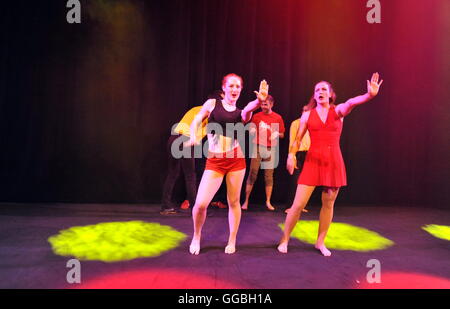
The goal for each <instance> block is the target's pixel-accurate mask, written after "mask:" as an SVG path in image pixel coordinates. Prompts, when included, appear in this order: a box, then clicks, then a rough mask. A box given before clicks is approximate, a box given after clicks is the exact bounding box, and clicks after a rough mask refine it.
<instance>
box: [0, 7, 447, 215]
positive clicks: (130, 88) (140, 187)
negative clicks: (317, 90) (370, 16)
mask: <svg viewBox="0 0 450 309" xmlns="http://www.w3.org/2000/svg"><path fill="white" fill-rule="evenodd" d="M381 2H382V23H381V24H369V23H367V21H366V13H367V12H368V10H369V9H368V8H366V5H365V4H366V1H359V0H314V1H306V0H305V1H302V0H241V1H237V0H228V1H226V0H222V1H219V0H167V1H142V0H128V1H106V0H103V1H101V0H98V1H94V0H92V1H81V4H82V15H81V16H82V22H81V24H68V23H67V22H66V13H67V11H68V9H67V8H66V6H65V5H66V1H42V2H38V3H36V4H33V3H32V2H29V1H17V2H15V3H14V4H11V3H9V4H7V5H4V6H3V7H2V10H1V14H2V15H1V21H0V23H1V30H0V31H1V59H0V68H1V70H0V74H1V75H0V100H1V101H0V108H1V110H0V126H1V135H0V136H1V150H2V151H1V162H0V175H1V180H0V181H1V185H0V201H4V202H129V203H134V202H158V201H159V199H160V196H161V189H162V183H163V180H164V177H165V174H166V155H165V152H164V147H165V142H166V140H167V137H168V135H169V134H170V127H171V126H172V124H174V123H175V122H177V121H179V120H180V119H181V117H182V115H183V114H184V113H185V112H186V111H187V110H188V109H189V108H190V107H193V106H196V105H200V104H202V103H203V101H204V100H205V98H206V96H207V94H208V93H210V92H212V91H213V90H215V89H218V88H219V87H220V81H221V78H222V76H223V75H225V74H227V73H230V72H234V73H237V74H240V75H241V76H243V78H244V90H243V93H242V95H241V98H240V100H239V102H238V105H239V106H240V107H243V106H244V105H245V104H246V103H247V102H248V101H249V100H252V99H253V95H252V93H253V90H255V89H256V88H257V86H258V83H259V81H260V80H261V79H262V78H266V79H267V80H268V82H269V83H270V92H271V94H272V95H273V96H274V97H275V99H276V105H275V110H276V111H277V112H278V113H279V114H281V115H282V116H283V117H284V119H285V122H286V125H287V126H289V124H290V122H291V121H292V120H294V119H295V118H297V117H298V116H299V114H300V109H301V107H302V106H303V105H304V104H306V102H307V100H308V99H309V97H310V95H311V94H312V89H313V86H314V83H316V82H317V81H319V80H328V81H330V82H332V83H333V85H334V88H335V90H336V92H337V94H338V101H339V100H341V101H344V100H346V99H347V98H349V97H352V96H355V95H359V94H362V93H363V92H364V91H365V80H366V79H368V78H369V77H370V74H371V73H372V72H375V71H378V72H380V74H381V76H382V78H383V79H384V80H385V82H384V84H383V86H382V89H381V93H380V95H379V96H378V97H377V98H376V99H374V100H373V101H371V102H369V103H368V104H367V105H364V106H362V107H360V108H358V109H357V110H355V111H354V112H353V113H352V114H351V115H350V116H349V117H348V118H346V120H345V124H344V132H343V135H342V140H341V146H342V151H343V156H344V160H345V162H346V165H347V173H348V183H349V186H348V187H346V188H345V189H343V190H342V193H341V195H340V197H339V201H340V202H345V203H349V204H361V203H364V204H380V203H383V204H394V203H395V204H400V205H421V206H425V207H441V208H442V207H448V205H449V202H450V198H449V193H448V192H449V189H448V188H447V185H448V183H449V182H448V180H449V176H450V175H449V174H450V173H449V170H450V168H449V163H448V158H449V155H450V144H449V133H448V132H449V129H450V125H449V124H450V121H449V120H450V119H449V105H450V104H449V102H450V94H449V91H448V85H449V83H450V65H449V63H450V61H449V60H450V57H449V55H450V43H449V40H448V38H449V37H450V36H449V34H450V13H449V12H450V1H446V0H433V1H422V0H395V1H381ZM281 147H282V152H281V154H282V156H281V163H282V164H281V166H280V167H279V168H278V170H277V171H276V188H275V190H274V199H275V201H279V202H288V201H287V200H286V198H285V197H286V189H285V187H286V184H287V182H288V180H289V176H288V174H287V172H286V171H285V169H284V162H285V158H286V151H287V139H285V140H284V141H283V142H282V143H281ZM260 178H262V177H260ZM179 194H181V195H182V192H181V193H180V192H179ZM262 194H263V188H262V186H261V185H260V186H258V189H257V190H256V191H255V193H254V196H255V198H256V196H262ZM181 195H177V196H176V198H178V199H180V198H182V196H181Z"/></svg>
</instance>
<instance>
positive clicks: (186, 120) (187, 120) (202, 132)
mask: <svg viewBox="0 0 450 309" xmlns="http://www.w3.org/2000/svg"><path fill="white" fill-rule="evenodd" d="M201 108H202V106H196V107H193V108H191V109H190V110H189V111H188V112H187V113H186V114H184V116H183V118H182V119H181V120H180V122H179V123H178V124H177V126H176V127H175V130H174V131H175V133H178V134H181V135H185V136H187V137H190V136H191V131H190V130H191V124H192V121H193V120H194V117H195V115H197V114H198V113H199V112H200V110H201ZM207 124H208V118H206V119H205V120H203V122H202V124H201V126H200V127H199V128H198V130H197V134H196V135H197V140H202V139H203V138H204V137H205V136H206V125H207Z"/></svg>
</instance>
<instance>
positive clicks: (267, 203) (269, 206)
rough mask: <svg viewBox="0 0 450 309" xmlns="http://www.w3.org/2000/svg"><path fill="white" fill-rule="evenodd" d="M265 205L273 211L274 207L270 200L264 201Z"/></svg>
mask: <svg viewBox="0 0 450 309" xmlns="http://www.w3.org/2000/svg"><path fill="white" fill-rule="evenodd" d="M266 207H267V209H268V210H270V211H274V210H275V207H273V206H272V204H271V203H270V202H266Z"/></svg>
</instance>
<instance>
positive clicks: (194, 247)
mask: <svg viewBox="0 0 450 309" xmlns="http://www.w3.org/2000/svg"><path fill="white" fill-rule="evenodd" d="M189 252H190V253H191V254H194V255H198V254H199V253H200V241H199V240H194V239H193V240H192V242H191V245H190V246H189Z"/></svg>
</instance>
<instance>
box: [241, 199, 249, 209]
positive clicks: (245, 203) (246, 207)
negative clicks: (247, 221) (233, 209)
mask: <svg viewBox="0 0 450 309" xmlns="http://www.w3.org/2000/svg"><path fill="white" fill-rule="evenodd" d="M241 209H242V210H247V209H248V201H245V202H244V204H242V207H241Z"/></svg>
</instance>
